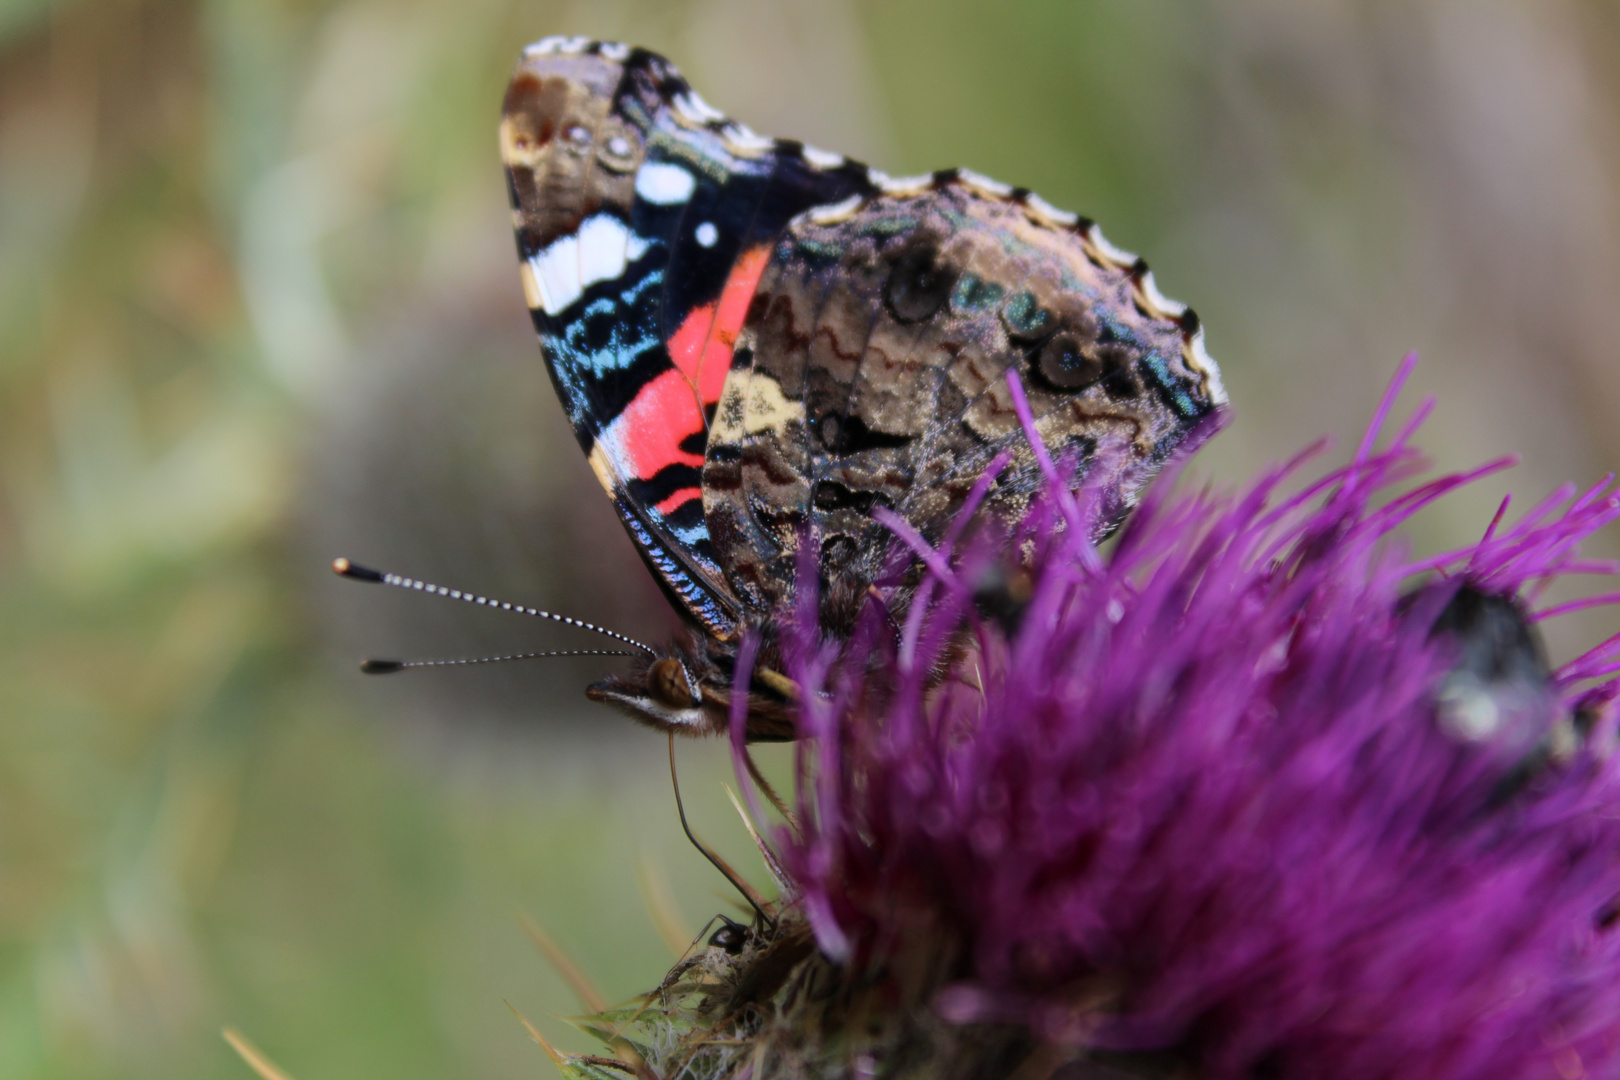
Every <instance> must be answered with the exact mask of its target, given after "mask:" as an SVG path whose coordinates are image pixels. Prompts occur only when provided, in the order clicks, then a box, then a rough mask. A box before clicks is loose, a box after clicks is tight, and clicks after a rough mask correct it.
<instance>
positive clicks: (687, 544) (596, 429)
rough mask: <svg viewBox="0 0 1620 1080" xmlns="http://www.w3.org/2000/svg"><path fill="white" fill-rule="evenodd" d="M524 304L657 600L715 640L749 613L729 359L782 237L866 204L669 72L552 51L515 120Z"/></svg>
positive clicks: (816, 162)
mask: <svg viewBox="0 0 1620 1080" xmlns="http://www.w3.org/2000/svg"><path fill="white" fill-rule="evenodd" d="M501 151H502V158H503V160H504V162H505V165H506V171H507V179H508V187H509V191H510V195H511V200H512V208H513V218H514V226H515V230H516V235H517V243H518V253H519V258H520V262H521V270H522V278H523V286H524V296H525V300H526V301H527V303H528V306H529V309H530V312H531V314H532V316H533V319H534V324H535V329H536V330H537V331H538V333H539V336H540V341H541V349H542V353H543V355H544V358H545V361H546V367H547V370H548V371H549V372H550V374H551V377H552V380H553V382H554V384H555V386H556V389H557V394H558V397H559V398H560V399H561V401H562V404H563V407H564V410H565V411H566V413H567V415H568V419H569V422H570V423H571V424H572V426H573V428H574V432H575V434H576V435H577V437H578V439H579V442H580V445H581V447H582V448H583V449H584V451H585V453H586V455H587V457H588V459H589V461H590V464H591V467H592V469H593V471H594V472H595V473H596V476H597V478H598V480H599V481H600V482H601V484H602V486H603V487H604V488H605V489H606V490H607V492H608V494H609V495H610V496H611V497H612V499H613V503H614V507H615V509H616V510H617V511H618V513H619V515H620V517H621V519H622V520H623V521H624V524H625V527H626V529H627V530H628V531H629V533H630V535H631V538H632V539H633V540H634V541H635V544H636V547H637V548H638V550H639V551H640V552H641V554H642V556H643V557H644V558H645V559H646V561H647V563H648V564H649V566H650V567H651V568H652V569H653V571H654V573H655V574H656V576H657V578H658V580H659V581H660V583H661V584H662V585H663V586H664V588H665V589H666V591H667V592H669V593H670V594H671V595H672V597H673V598H674V599H675V600H676V601H677V602H678V604H679V606H680V607H681V608H683V609H684V610H685V611H686V612H687V613H688V614H689V615H690V616H692V617H693V618H694V619H695V620H696V621H697V622H699V623H701V624H702V625H703V626H704V627H705V629H706V630H708V632H709V633H711V634H713V635H715V636H717V637H721V638H726V637H730V636H732V635H733V634H734V633H735V632H736V629H737V627H738V624H739V622H740V621H742V619H743V617H744V616H745V615H746V614H747V609H748V608H749V607H750V606H751V605H750V604H749V602H748V599H747V598H745V597H739V596H738V594H737V593H736V592H735V590H734V588H733V586H732V585H731V583H730V580H729V578H728V576H727V574H726V573H725V571H724V569H723V562H722V559H721V556H720V553H719V552H718V551H717V550H716V548H715V547H714V544H713V542H712V539H711V538H710V536H709V532H708V526H707V521H706V518H705V515H704V505H703V497H702V482H703V478H702V468H703V462H704V453H705V449H706V446H707V442H708V429H709V420H710V417H711V416H712V414H713V410H714V408H715V406H716V404H717V403H718V401H719V399H720V396H721V392H722V389H723V386H724V383H725V381H726V378H727V375H728V373H729V371H730V368H731V358H732V347H733V343H734V341H735V338H736V335H737V333H738V332H739V331H740V330H741V328H742V324H743V320H744V317H745V316H746V313H747V310H748V307H749V304H750V302H751V299H752V297H753V295H754V292H755V287H756V285H757V283H758V280H759V277H760V275H761V274H762V273H763V272H764V270H765V267H766V265H767V263H768V261H769V254H770V252H771V250H772V249H773V248H774V246H775V242H776V240H777V238H778V236H779V235H780V234H781V232H782V230H783V229H784V228H785V226H786V225H787V223H788V221H789V220H791V219H792V218H793V217H795V216H796V215H798V214H799V213H801V212H802V211H804V210H806V209H808V208H810V207H815V206H820V205H825V204H829V203H836V202H838V201H839V200H842V199H846V198H847V197H849V196H851V195H852V194H857V193H863V192H867V191H869V190H870V189H871V183H870V180H869V179H868V175H867V172H866V170H865V169H864V168H863V167H861V166H858V165H855V164H854V163H850V162H847V161H845V160H844V159H843V158H841V157H838V156H837V155H832V154H825V153H822V152H819V151H815V150H813V149H810V148H806V147H803V146H802V145H800V144H798V143H791V142H783V141H777V140H772V139H766V138H763V137H761V136H758V135H755V134H754V133H753V132H751V131H749V130H748V129H747V128H745V127H743V126H742V125H739V124H736V123H734V122H732V121H730V120H727V119H726V118H725V117H724V116H722V115H721V114H719V113H717V112H716V111H715V110H713V109H712V108H710V107H709V106H708V105H707V104H706V103H704V102H703V100H702V99H701V98H699V97H698V96H697V95H696V94H695V93H694V92H693V91H692V90H691V88H690V86H689V85H688V84H687V83H686V81H685V80H684V79H683V78H681V76H680V73H679V72H678V71H676V69H675V68H674V67H673V66H672V65H671V64H669V63H668V61H666V60H664V59H663V58H662V57H660V56H657V55H656V54H653V53H649V52H646V51H645V50H642V49H632V48H629V47H627V46H623V45H616V44H613V43H608V42H595V41H586V40H583V39H558V38H552V39H547V40H545V41H542V42H540V43H538V44H536V45H534V46H531V47H530V48H529V49H528V50H526V52H525V54H524V57H523V59H522V60H521V61H520V62H519V64H518V68H517V71H516V72H515V73H514V75H513V78H512V81H511V84H510V86H509V88H508V91H507V95H506V101H505V106H504V109H503V114H502V120H501Z"/></svg>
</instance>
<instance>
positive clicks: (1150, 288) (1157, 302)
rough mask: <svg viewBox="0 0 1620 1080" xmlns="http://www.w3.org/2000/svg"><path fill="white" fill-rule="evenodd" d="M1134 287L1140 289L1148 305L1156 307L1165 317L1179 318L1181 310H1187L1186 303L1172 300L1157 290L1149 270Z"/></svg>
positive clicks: (1151, 272)
mask: <svg viewBox="0 0 1620 1080" xmlns="http://www.w3.org/2000/svg"><path fill="white" fill-rule="evenodd" d="M1136 287H1137V288H1138V289H1140V290H1141V291H1142V298H1143V299H1144V300H1146V301H1147V302H1148V307H1151V308H1155V309H1157V310H1158V311H1159V313H1160V314H1162V315H1164V316H1165V317H1167V318H1171V319H1179V318H1181V315H1182V312H1184V311H1186V310H1187V305H1186V304H1183V303H1182V302H1181V301H1179V300H1172V299H1170V298H1169V297H1168V296H1165V295H1164V294H1163V293H1161V292H1160V291H1159V287H1158V286H1157V285H1156V284H1154V282H1153V271H1151V270H1149V271H1148V272H1147V273H1145V274H1143V275H1142V280H1141V281H1139V282H1137V285H1136Z"/></svg>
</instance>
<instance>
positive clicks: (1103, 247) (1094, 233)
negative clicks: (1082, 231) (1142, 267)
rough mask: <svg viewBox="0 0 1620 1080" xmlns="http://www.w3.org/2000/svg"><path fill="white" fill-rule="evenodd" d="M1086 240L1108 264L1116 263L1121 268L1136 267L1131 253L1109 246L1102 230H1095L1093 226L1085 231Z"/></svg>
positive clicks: (1095, 227) (1134, 257)
mask: <svg viewBox="0 0 1620 1080" xmlns="http://www.w3.org/2000/svg"><path fill="white" fill-rule="evenodd" d="M1086 238H1087V239H1088V240H1090V241H1091V244H1092V246H1093V247H1095V248H1096V249H1097V250H1098V251H1099V252H1101V253H1102V256H1103V258H1105V259H1107V260H1109V261H1110V262H1116V263H1118V264H1119V265H1121V266H1135V265H1136V256H1135V255H1134V254H1133V253H1131V252H1129V251H1126V250H1125V249H1124V248H1117V247H1115V246H1114V245H1113V244H1110V243H1109V242H1108V241H1107V240H1106V239H1105V238H1104V237H1103V234H1102V230H1101V229H1099V228H1097V226H1095V225H1093V226H1092V227H1091V228H1089V229H1087V230H1086Z"/></svg>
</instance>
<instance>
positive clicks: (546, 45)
mask: <svg viewBox="0 0 1620 1080" xmlns="http://www.w3.org/2000/svg"><path fill="white" fill-rule="evenodd" d="M590 46H591V39H590V38H588V37H564V36H562V35H560V34H557V35H553V36H551V37H548V38H541V39H540V40H539V41H537V42H535V43H534V44H533V45H530V46H529V47H528V48H527V49H524V50H523V55H524V56H547V55H549V54H551V53H581V52H584V51H585V50H586V49H588V48H590Z"/></svg>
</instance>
